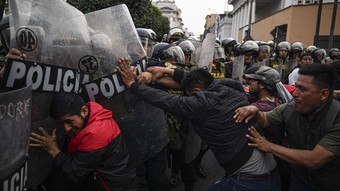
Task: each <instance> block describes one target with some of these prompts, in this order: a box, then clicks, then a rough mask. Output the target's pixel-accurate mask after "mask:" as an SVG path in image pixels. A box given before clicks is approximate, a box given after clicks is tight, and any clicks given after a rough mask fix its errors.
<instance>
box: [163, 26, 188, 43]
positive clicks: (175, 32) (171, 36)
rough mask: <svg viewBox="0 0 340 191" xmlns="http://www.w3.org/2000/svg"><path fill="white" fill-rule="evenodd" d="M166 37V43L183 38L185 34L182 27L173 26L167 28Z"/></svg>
mask: <svg viewBox="0 0 340 191" xmlns="http://www.w3.org/2000/svg"><path fill="white" fill-rule="evenodd" d="M167 38H168V43H173V42H176V41H178V40H180V39H183V38H185V34H184V32H183V30H182V29H180V28H177V27H175V28H172V29H170V30H169V33H168V36H167Z"/></svg>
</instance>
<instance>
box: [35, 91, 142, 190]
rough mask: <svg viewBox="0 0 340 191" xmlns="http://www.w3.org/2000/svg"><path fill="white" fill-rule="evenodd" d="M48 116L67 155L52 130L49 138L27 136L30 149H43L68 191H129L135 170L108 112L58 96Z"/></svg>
mask: <svg viewBox="0 0 340 191" xmlns="http://www.w3.org/2000/svg"><path fill="white" fill-rule="evenodd" d="M50 114H51V116H52V117H53V118H54V119H56V120H57V122H59V123H60V124H61V125H63V127H64V129H65V131H66V134H67V135H68V136H69V141H68V146H67V153H63V152H61V151H60V149H59V148H58V145H57V142H56V140H57V137H56V129H55V130H54V131H53V133H52V135H49V134H48V133H47V132H46V131H45V130H44V129H43V128H40V129H39V130H40V131H41V133H42V135H38V134H36V133H32V134H31V138H30V139H31V141H32V143H31V144H30V146H31V147H43V148H44V149H45V150H46V151H48V152H49V153H50V154H51V155H52V157H53V158H54V165H55V167H56V169H58V170H60V171H61V172H62V174H63V175H65V177H66V180H68V181H70V182H71V183H72V184H71V185H72V190H105V191H106V190H122V191H123V190H131V189H130V187H131V186H132V185H133V183H134V180H135V169H134V168H131V167H129V165H128V160H129V154H128V152H127V149H126V146H125V142H124V140H123V137H122V135H121V130H120V128H119V127H118V124H117V123H116V121H115V120H114V119H113V118H112V112H111V111H109V110H107V109H104V108H103V107H102V106H101V105H99V104H97V103H95V102H88V103H85V102H84V101H83V99H82V98H81V97H80V96H79V95H75V94H68V93H62V94H60V95H58V96H56V97H55V98H54V99H53V101H52V104H51V107H50Z"/></svg>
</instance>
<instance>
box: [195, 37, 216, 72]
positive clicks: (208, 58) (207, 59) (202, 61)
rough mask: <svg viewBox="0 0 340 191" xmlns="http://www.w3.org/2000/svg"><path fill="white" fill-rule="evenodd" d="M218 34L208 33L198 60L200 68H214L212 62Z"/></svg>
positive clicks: (209, 69)
mask: <svg viewBox="0 0 340 191" xmlns="http://www.w3.org/2000/svg"><path fill="white" fill-rule="evenodd" d="M215 41H216V35H215V34H211V33H208V34H207V35H206V36H205V39H204V40H203V42H202V48H201V50H200V56H199V60H198V67H199V68H206V69H207V70H208V71H209V72H211V69H212V63H213V58H214V49H215Z"/></svg>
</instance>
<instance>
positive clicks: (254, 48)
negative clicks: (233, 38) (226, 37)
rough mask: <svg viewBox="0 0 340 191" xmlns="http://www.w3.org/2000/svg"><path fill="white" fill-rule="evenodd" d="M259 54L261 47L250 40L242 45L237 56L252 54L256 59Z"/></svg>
mask: <svg viewBox="0 0 340 191" xmlns="http://www.w3.org/2000/svg"><path fill="white" fill-rule="evenodd" d="M258 52H259V45H257V44H256V42H254V41H252V40H248V41H246V42H244V43H242V44H240V45H239V46H238V48H237V51H236V55H237V56H239V55H245V54H251V55H252V56H253V57H256V56H257V54H258Z"/></svg>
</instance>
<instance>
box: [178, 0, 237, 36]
mask: <svg viewBox="0 0 340 191" xmlns="http://www.w3.org/2000/svg"><path fill="white" fill-rule="evenodd" d="M175 3H176V5H177V7H178V8H180V9H181V11H182V14H181V15H182V19H183V23H184V28H188V31H189V32H193V33H194V34H195V36H199V35H200V34H202V33H203V32H204V24H205V16H206V15H210V14H216V13H217V14H222V13H224V11H227V6H226V5H227V0H175ZM231 10H232V5H230V6H228V11H231Z"/></svg>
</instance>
